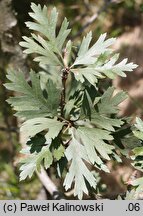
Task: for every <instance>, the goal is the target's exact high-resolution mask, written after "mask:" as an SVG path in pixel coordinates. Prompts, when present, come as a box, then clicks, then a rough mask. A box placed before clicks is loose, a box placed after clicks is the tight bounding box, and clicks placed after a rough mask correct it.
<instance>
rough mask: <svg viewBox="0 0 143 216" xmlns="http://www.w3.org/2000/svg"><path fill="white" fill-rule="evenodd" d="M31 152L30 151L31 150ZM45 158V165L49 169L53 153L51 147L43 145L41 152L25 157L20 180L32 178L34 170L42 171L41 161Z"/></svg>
mask: <svg viewBox="0 0 143 216" xmlns="http://www.w3.org/2000/svg"><path fill="white" fill-rule="evenodd" d="M29 153H30V152H29ZM43 160H44V167H45V168H46V169H47V168H49V167H50V165H51V164H52V162H53V157H52V153H51V152H50V150H49V147H47V146H46V147H43V148H42V150H41V152H40V153H33V154H28V155H27V158H26V159H23V160H22V161H21V163H23V165H22V166H21V167H20V170H21V173H20V181H21V180H24V179H26V178H27V177H29V178H31V177H32V175H33V173H34V171H40V167H41V163H42V161H43Z"/></svg>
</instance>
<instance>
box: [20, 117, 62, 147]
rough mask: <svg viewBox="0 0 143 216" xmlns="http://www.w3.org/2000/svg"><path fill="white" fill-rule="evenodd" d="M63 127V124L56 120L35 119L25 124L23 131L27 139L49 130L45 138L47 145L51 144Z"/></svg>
mask: <svg viewBox="0 0 143 216" xmlns="http://www.w3.org/2000/svg"><path fill="white" fill-rule="evenodd" d="M63 125H64V123H63V122H60V121H57V120H56V119H55V118H54V119H50V118H33V119H29V120H27V121H26V122H24V124H23V125H22V127H21V131H22V132H23V133H24V134H26V136H27V137H34V136H35V135H36V134H38V133H40V132H41V131H44V130H48V132H46V134H45V138H46V141H47V143H51V140H52V139H54V138H55V137H57V136H58V134H59V132H60V131H61V130H62V127H63ZM29 128H30V129H29Z"/></svg>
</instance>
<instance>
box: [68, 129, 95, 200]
mask: <svg viewBox="0 0 143 216" xmlns="http://www.w3.org/2000/svg"><path fill="white" fill-rule="evenodd" d="M71 136H72V139H71V141H70V143H69V146H68V148H67V149H66V151H65V156H66V158H67V160H68V161H71V164H70V167H69V171H68V173H67V175H66V177H65V180H64V186H65V189H66V190H68V189H69V188H70V187H71V185H72V182H74V195H75V196H76V195H77V196H78V198H79V199H82V196H83V193H86V194H88V190H87V186H86V183H85V179H86V180H87V181H88V182H89V184H90V186H91V187H94V188H95V187H96V179H95V178H94V176H93V174H92V173H91V172H90V171H89V169H88V168H87V166H86V165H85V163H84V161H83V160H85V161H87V162H89V159H88V156H87V153H86V150H85V148H84V146H83V145H82V144H81V143H80V142H79V140H77V139H76V137H75V134H74V129H71Z"/></svg>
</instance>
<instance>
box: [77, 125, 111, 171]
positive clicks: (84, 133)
mask: <svg viewBox="0 0 143 216" xmlns="http://www.w3.org/2000/svg"><path fill="white" fill-rule="evenodd" d="M77 136H79V138H80V140H81V143H82V144H83V145H84V147H85V149H86V152H87V155H88V157H89V160H90V162H91V163H92V164H97V165H98V167H100V168H101V169H102V166H103V170H104V171H105V167H106V166H105V165H104V163H103V161H102V160H101V157H102V158H103V159H106V160H110V157H109V155H111V154H112V150H113V149H114V146H112V145H109V144H107V143H105V142H104V140H112V139H113V138H112V136H111V135H110V132H108V131H105V130H101V129H98V128H87V127H79V128H78V129H77ZM98 153H99V154H100V155H101V156H100V157H99V156H98ZM106 171H108V169H107V167H106Z"/></svg>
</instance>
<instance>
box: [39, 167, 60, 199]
mask: <svg viewBox="0 0 143 216" xmlns="http://www.w3.org/2000/svg"><path fill="white" fill-rule="evenodd" d="M37 175H38V177H39V179H40V181H41V183H42V184H43V186H44V187H45V189H46V190H47V191H48V192H49V194H50V195H51V196H52V198H53V199H54V200H60V199H63V195H62V194H61V193H60V192H59V191H58V189H57V187H56V185H55V184H54V183H53V182H52V180H51V179H50V178H49V176H48V174H47V172H46V171H45V170H44V168H43V167H42V168H41V172H40V173H39V172H37Z"/></svg>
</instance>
